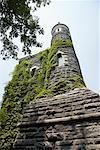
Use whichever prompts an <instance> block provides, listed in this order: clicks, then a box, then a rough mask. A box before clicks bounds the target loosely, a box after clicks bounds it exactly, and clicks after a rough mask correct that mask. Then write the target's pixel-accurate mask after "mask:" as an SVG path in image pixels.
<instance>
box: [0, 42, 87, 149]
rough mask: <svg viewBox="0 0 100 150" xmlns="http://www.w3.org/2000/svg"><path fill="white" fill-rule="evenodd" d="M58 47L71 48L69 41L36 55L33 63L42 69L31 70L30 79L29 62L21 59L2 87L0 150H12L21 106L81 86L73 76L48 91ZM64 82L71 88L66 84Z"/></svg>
mask: <svg viewBox="0 0 100 150" xmlns="http://www.w3.org/2000/svg"><path fill="white" fill-rule="evenodd" d="M69 43H70V44H69ZM61 44H63V45H66V46H72V43H71V41H69V40H61V41H59V40H57V41H55V42H53V44H52V46H51V48H49V49H47V50H45V51H43V52H40V53H39V54H38V55H37V57H36V59H37V61H40V62H41V64H42V67H41V69H40V70H35V73H34V75H31V72H30V68H31V67H32V65H34V64H32V62H31V61H30V60H25V59H24V60H22V61H21V62H20V63H19V64H18V65H17V66H16V67H15V70H14V72H13V73H12V80H11V81H10V82H9V83H8V85H7V86H6V87H5V93H4V96H3V103H2V108H1V110H0V150H12V146H13V143H14V140H15V138H16V135H17V133H18V128H17V123H18V122H19V120H20V118H21V114H22V104H23V103H24V105H25V104H27V103H29V102H31V101H34V100H36V99H38V98H41V97H48V96H53V95H55V94H56V92H57V91H60V92H61V93H65V92H66V91H69V90H71V89H74V88H77V87H83V86H84V83H83V82H82V78H81V77H80V76H78V75H73V76H72V77H70V78H68V79H66V80H60V81H59V82H57V83H54V85H52V87H50V88H48V84H49V82H50V74H51V71H52V69H54V68H55V66H56V65H57V63H56V52H57V47H59V46H60V45H61ZM59 75H60V74H59ZM68 82H69V83H73V84H68ZM60 92H59V93H60Z"/></svg>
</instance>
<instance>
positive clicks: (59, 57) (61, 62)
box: [57, 53, 64, 66]
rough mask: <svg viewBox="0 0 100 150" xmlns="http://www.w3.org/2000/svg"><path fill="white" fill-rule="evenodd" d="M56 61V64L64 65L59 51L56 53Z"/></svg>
mask: <svg viewBox="0 0 100 150" xmlns="http://www.w3.org/2000/svg"><path fill="white" fill-rule="evenodd" d="M57 63H58V66H63V65H64V58H63V57H62V54H61V53H59V54H57Z"/></svg>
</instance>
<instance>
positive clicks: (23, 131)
mask: <svg viewBox="0 0 100 150" xmlns="http://www.w3.org/2000/svg"><path fill="white" fill-rule="evenodd" d="M18 126H19V134H18V136H17V138H16V141H15V143H14V150H100V97H99V95H98V94H96V93H94V92H92V91H90V90H89V89H87V88H82V89H75V90H73V91H71V92H69V93H65V94H61V95H57V96H54V97H51V98H48V99H47V98H41V99H39V100H37V101H36V102H33V103H30V104H29V105H27V106H26V107H25V108H24V109H23V118H22V121H21V122H20V123H19V125H18Z"/></svg>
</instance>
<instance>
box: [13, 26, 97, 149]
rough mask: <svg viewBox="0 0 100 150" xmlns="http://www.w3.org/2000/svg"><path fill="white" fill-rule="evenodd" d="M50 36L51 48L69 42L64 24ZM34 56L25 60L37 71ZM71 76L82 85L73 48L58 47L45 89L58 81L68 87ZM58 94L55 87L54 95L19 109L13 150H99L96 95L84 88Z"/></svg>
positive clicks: (39, 66) (53, 30) (54, 28)
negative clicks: (76, 78)
mask: <svg viewBox="0 0 100 150" xmlns="http://www.w3.org/2000/svg"><path fill="white" fill-rule="evenodd" d="M51 33H52V40H51V45H52V44H53V42H54V41H55V40H66V39H69V40H71V35H70V32H69V29H68V27H67V26H66V25H64V24H60V23H58V24H57V25H55V26H54V27H53V29H52V31H51ZM71 41H72V40H71ZM36 56H37V54H36V55H33V56H31V57H26V58H25V59H31V60H32V61H33V66H32V67H33V68H32V69H34V68H36V69H37V70H38V72H39V70H40V69H41V67H42V65H41V62H39V61H38V60H37V57H36ZM32 69H31V70H32ZM74 76H79V77H81V78H82V82H83V84H84V85H85V83H84V81H83V77H82V73H81V69H80V65H79V62H78V59H77V56H76V54H75V50H74V47H73V45H72V46H70V47H68V46H64V45H60V46H59V47H57V53H56V66H55V68H54V69H53V70H51V73H50V79H49V83H48V88H50V87H52V85H53V84H55V83H59V81H62V80H64V81H65V83H66V85H68V86H69V85H71V84H73V80H72V79H71V78H70V77H74ZM61 88H63V87H61ZM62 91H63V90H61V89H60V88H59V89H58V90H57V91H56V92H55V94H54V95H55V96H52V97H45V98H40V99H37V100H36V101H35V102H30V104H28V105H27V106H25V107H24V108H23V116H22V120H21V122H20V123H19V124H18V127H19V134H18V135H17V137H16V140H15V143H14V150H100V97H99V95H98V94H96V93H94V92H92V91H91V90H89V89H87V88H86V87H84V88H82V87H81V88H76V89H72V90H70V91H69V92H62Z"/></svg>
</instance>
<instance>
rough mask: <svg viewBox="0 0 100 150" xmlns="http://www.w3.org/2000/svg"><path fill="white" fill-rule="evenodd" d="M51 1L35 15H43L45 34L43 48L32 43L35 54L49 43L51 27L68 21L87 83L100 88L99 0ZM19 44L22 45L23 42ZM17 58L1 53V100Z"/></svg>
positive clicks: (93, 89) (96, 88)
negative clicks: (11, 58) (9, 57)
mask: <svg viewBox="0 0 100 150" xmlns="http://www.w3.org/2000/svg"><path fill="white" fill-rule="evenodd" d="M51 1H52V2H51V4H50V5H49V6H46V7H42V8H40V9H39V10H38V11H37V12H36V13H35V15H38V16H39V18H40V25H41V26H42V27H43V28H44V30H45V35H44V36H41V37H39V41H40V42H42V43H43V47H42V48H35V47H33V48H32V50H33V54H34V53H36V52H39V51H40V50H44V49H45V48H47V47H50V43H51V29H52V27H53V26H54V25H55V24H57V23H58V22H61V23H64V24H66V25H67V26H68V27H69V29H70V33H71V37H72V40H73V44H74V48H75V52H76V54H77V57H78V59H79V62H80V66H81V70H82V74H83V77H84V80H85V83H86V86H87V87H88V88H89V89H91V90H92V91H94V92H96V93H99V91H100V86H99V85H100V80H99V76H100V70H99V68H100V62H99V59H100V49H99V48H100V45H99V44H100V43H99V42H100V41H99V35H100V34H99V33H100V30H99V26H100V25H99V23H100V22H99V21H100V18H99V17H100V12H99V11H100V9H99V7H100V2H99V0H51ZM18 45H19V46H20V48H21V45H20V43H19V42H18ZM16 64H18V61H15V60H9V61H3V60H2V58H1V57H0V70H1V73H0V101H1V100H2V95H3V93H4V87H5V86H6V85H7V83H8V81H9V80H11V72H12V71H13V69H14V67H15V65H16Z"/></svg>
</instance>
